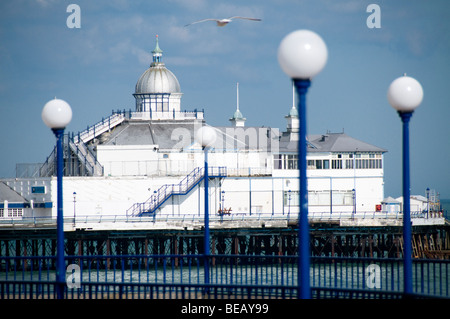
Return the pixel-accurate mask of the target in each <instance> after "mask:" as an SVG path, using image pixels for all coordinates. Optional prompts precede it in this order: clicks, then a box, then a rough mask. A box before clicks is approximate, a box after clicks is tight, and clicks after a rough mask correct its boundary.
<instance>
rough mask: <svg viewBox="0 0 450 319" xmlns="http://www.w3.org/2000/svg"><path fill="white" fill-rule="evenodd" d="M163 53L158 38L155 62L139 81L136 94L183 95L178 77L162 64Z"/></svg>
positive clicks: (154, 52)
mask: <svg viewBox="0 0 450 319" xmlns="http://www.w3.org/2000/svg"><path fill="white" fill-rule="evenodd" d="M162 52H163V51H162V50H161V49H160V48H159V43H158V36H156V47H155V49H154V50H153V51H152V54H153V62H152V63H151V64H150V68H148V69H147V70H146V71H145V72H144V73H143V74H142V75H141V77H140V78H139V80H138V81H137V83H136V90H135V93H136V94H152V93H181V89H180V83H179V82H178V79H177V77H176V76H175V75H174V74H173V73H172V72H170V71H169V70H168V69H167V68H166V66H165V64H164V63H163V62H161V58H162Z"/></svg>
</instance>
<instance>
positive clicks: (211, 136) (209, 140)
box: [196, 126, 216, 293]
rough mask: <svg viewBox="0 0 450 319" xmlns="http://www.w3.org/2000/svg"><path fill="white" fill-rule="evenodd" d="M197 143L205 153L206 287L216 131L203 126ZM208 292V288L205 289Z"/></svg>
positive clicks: (206, 280) (197, 135)
mask: <svg viewBox="0 0 450 319" xmlns="http://www.w3.org/2000/svg"><path fill="white" fill-rule="evenodd" d="M196 140H197V142H198V143H199V144H200V145H201V146H202V149H203V150H204V153H205V166H204V170H205V173H204V181H205V184H204V185H205V221H204V223H205V226H204V228H205V233H204V239H203V244H204V255H205V265H204V267H205V286H206V285H208V284H209V255H210V250H211V248H210V244H209V185H208V182H209V181H208V179H209V177H208V148H209V147H211V145H212V144H214V142H215V141H216V131H215V130H214V129H213V128H212V127H210V126H202V127H201V128H200V129H199V130H198V131H197V134H196ZM205 292H206V293H207V292H208V288H206V289H205Z"/></svg>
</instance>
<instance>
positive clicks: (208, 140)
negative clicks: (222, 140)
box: [196, 126, 217, 148]
mask: <svg viewBox="0 0 450 319" xmlns="http://www.w3.org/2000/svg"><path fill="white" fill-rule="evenodd" d="M216 138H217V134H216V131H215V130H214V129H213V128H212V127H210V126H202V127H201V128H200V129H199V130H198V131H197V134H196V140H197V142H198V143H199V144H200V145H201V146H202V147H204V148H206V147H211V145H213V144H214V142H215V141H216Z"/></svg>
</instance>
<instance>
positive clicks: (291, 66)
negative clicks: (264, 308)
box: [278, 30, 328, 299]
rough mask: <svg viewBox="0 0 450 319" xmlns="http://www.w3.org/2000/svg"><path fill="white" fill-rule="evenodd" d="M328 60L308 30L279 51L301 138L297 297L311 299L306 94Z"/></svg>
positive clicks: (294, 35) (320, 42)
mask: <svg viewBox="0 0 450 319" xmlns="http://www.w3.org/2000/svg"><path fill="white" fill-rule="evenodd" d="M327 58H328V50H327V46H326V44H325V42H324V41H323V40H322V38H321V37H320V36H319V35H317V34H316V33H314V32H312V31H309V30H297V31H293V32H291V33H289V34H288V35H287V36H286V37H284V39H283V40H282V41H281V43H280V46H279V48H278V62H279V63H280V66H281V69H282V70H283V71H284V72H285V73H286V74H287V75H288V76H289V77H291V78H292V80H293V81H294V86H295V88H296V91H297V95H298V97H299V99H298V112H299V120H300V132H299V134H300V135H299V139H298V164H299V165H298V167H299V174H300V178H299V180H300V181H299V187H300V201H299V202H300V211H299V217H298V219H299V227H298V238H299V251H298V259H299V260H298V264H299V267H298V289H299V291H298V297H299V298H301V299H309V298H311V288H310V278H309V277H310V276H309V266H310V261H309V259H310V251H309V250H310V247H309V224H308V189H307V181H306V152H307V144H306V93H307V91H308V88H309V86H310V85H311V78H313V77H314V76H315V75H317V74H318V73H319V72H320V71H322V69H323V68H324V66H325V64H326V62H327Z"/></svg>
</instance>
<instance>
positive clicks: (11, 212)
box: [0, 208, 23, 218]
mask: <svg viewBox="0 0 450 319" xmlns="http://www.w3.org/2000/svg"><path fill="white" fill-rule="evenodd" d="M7 214H8V216H5V209H4V208H0V217H9V218H16V217H22V215H23V208H8V213H7Z"/></svg>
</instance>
